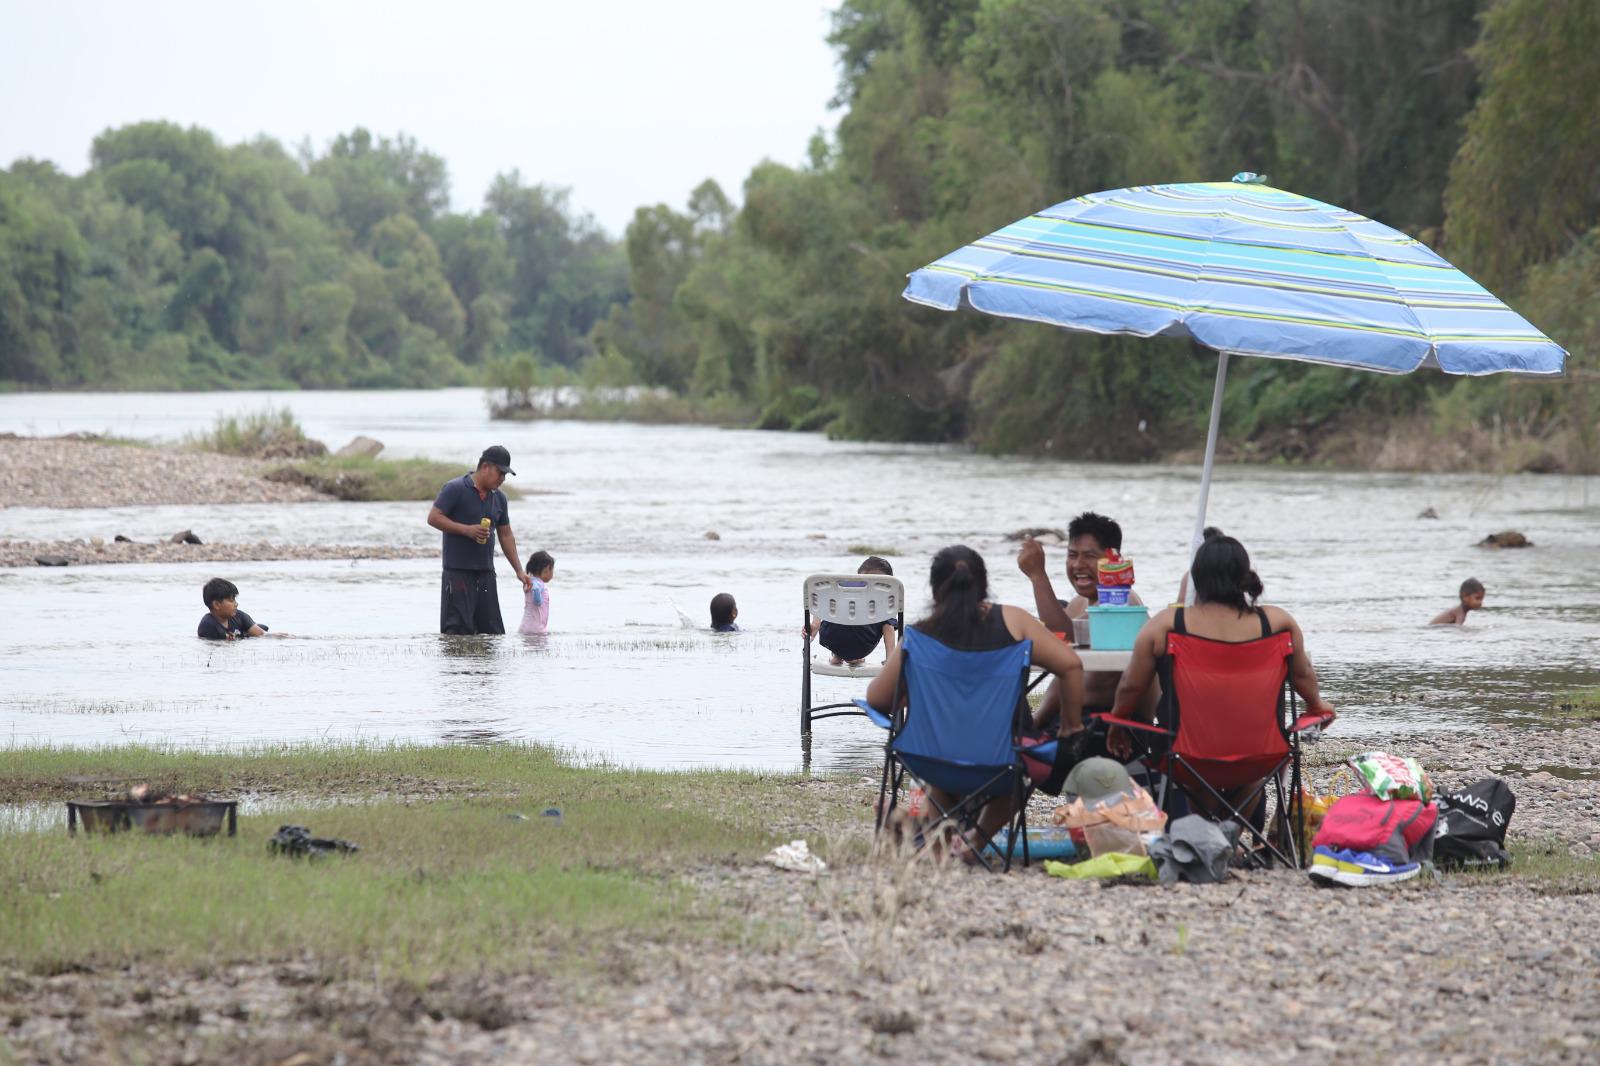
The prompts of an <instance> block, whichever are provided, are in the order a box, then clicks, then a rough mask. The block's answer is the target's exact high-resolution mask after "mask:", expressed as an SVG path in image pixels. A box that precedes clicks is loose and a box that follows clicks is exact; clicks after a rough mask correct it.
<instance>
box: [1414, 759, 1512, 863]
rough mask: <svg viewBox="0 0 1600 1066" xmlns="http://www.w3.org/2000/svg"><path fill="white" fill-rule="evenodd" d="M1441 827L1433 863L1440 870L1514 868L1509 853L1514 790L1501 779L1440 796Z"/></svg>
mask: <svg viewBox="0 0 1600 1066" xmlns="http://www.w3.org/2000/svg"><path fill="white" fill-rule="evenodd" d="M1437 802H1438V804H1439V824H1438V828H1437V829H1435V830H1434V838H1433V861H1434V862H1435V863H1436V864H1438V865H1439V866H1456V867H1459V866H1488V865H1489V864H1491V863H1493V864H1495V865H1497V866H1499V867H1500V868H1501V869H1505V868H1506V867H1507V866H1510V865H1511V856H1510V855H1509V854H1508V853H1507V852H1506V848H1505V843H1506V826H1507V825H1508V824H1509V823H1510V821H1511V813H1512V812H1513V811H1515V810H1516V809H1517V797H1516V796H1514V795H1513V794H1512V792H1511V786H1510V785H1508V784H1506V783H1505V782H1504V781H1502V780H1501V779H1500V778H1498V777H1486V778H1484V779H1483V780H1482V781H1474V782H1473V783H1472V784H1470V785H1468V786H1467V787H1466V788H1461V789H1457V790H1456V791H1454V792H1452V793H1450V794H1449V795H1441V796H1439V797H1438V800H1437Z"/></svg>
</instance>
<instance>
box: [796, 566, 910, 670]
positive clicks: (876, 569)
mask: <svg viewBox="0 0 1600 1066" xmlns="http://www.w3.org/2000/svg"><path fill="white" fill-rule="evenodd" d="M856 573H858V574H883V575H884V576H885V577H893V576H894V567H892V566H890V565H889V560H887V559H885V558H883V557H882V556H878V555H869V556H867V557H866V559H864V560H862V563H861V565H860V566H858V567H856ZM809 630H810V632H809V634H808V635H809V636H814V637H816V638H817V643H818V644H821V645H822V646H823V647H824V648H827V649H828V651H829V652H830V653H831V655H832V657H831V658H830V659H829V662H831V663H832V664H833V665H834V666H842V665H844V664H846V663H848V664H850V665H851V666H860V665H861V664H862V663H863V662H865V661H866V658H867V656H869V655H871V654H872V649H874V648H876V647H877V646H878V644H879V643H880V642H882V644H883V661H884V662H888V661H889V655H890V653H891V652H893V651H894V645H895V630H894V623H893V622H884V623H882V624H881V625H875V626H851V625H842V624H840V623H838V622H822V621H818V620H817V619H812V620H811V622H810V623H809Z"/></svg>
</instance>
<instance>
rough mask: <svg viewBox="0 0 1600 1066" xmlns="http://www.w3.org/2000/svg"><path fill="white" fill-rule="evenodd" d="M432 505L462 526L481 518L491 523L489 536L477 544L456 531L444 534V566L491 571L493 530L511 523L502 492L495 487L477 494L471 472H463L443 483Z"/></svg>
mask: <svg viewBox="0 0 1600 1066" xmlns="http://www.w3.org/2000/svg"><path fill="white" fill-rule="evenodd" d="M433 505H434V506H435V507H437V508H439V510H440V511H442V512H444V515H445V517H446V518H449V519H450V520H451V521H454V522H460V523H461V524H462V525H466V526H476V525H481V524H482V523H483V520H484V519H485V518H487V519H489V520H490V521H491V522H492V523H493V526H491V528H490V530H489V539H488V540H487V541H486V542H484V543H483V544H479V543H478V542H477V541H476V540H474V539H472V538H471V537H463V536H461V535H460V534H459V533H446V534H444V568H445V569H446V570H493V569H494V545H495V537H496V535H497V532H496V531H497V530H498V529H499V527H500V526H504V525H509V524H510V522H511V513H510V508H509V507H508V506H507V504H506V494H505V493H503V492H501V491H500V490H499V489H492V490H490V492H489V495H487V496H484V497H480V496H479V495H478V489H477V486H475V485H474V484H473V483H472V475H471V474H463V475H462V476H461V477H458V478H455V479H454V480H452V481H447V482H445V483H444V487H443V488H441V489H440V490H439V497H438V498H437V499H436V500H434V501H433Z"/></svg>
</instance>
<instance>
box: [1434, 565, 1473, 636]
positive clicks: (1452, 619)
mask: <svg viewBox="0 0 1600 1066" xmlns="http://www.w3.org/2000/svg"><path fill="white" fill-rule="evenodd" d="M1482 607H1483V582H1481V581H1479V580H1478V579H1477V578H1475V577H1469V578H1467V579H1466V580H1465V581H1463V582H1462V583H1461V602H1460V603H1458V604H1456V605H1455V606H1454V607H1452V608H1450V609H1449V610H1448V611H1443V612H1441V613H1440V614H1439V616H1438V617H1437V618H1435V619H1434V620H1433V621H1431V622H1429V623H1428V624H1429V625H1431V626H1464V625H1466V624H1467V615H1468V613H1470V612H1472V611H1476V610H1480V609H1481V608H1482Z"/></svg>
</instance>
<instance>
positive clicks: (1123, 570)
mask: <svg viewBox="0 0 1600 1066" xmlns="http://www.w3.org/2000/svg"><path fill="white" fill-rule="evenodd" d="M1096 570H1097V571H1098V572H1099V573H1098V577H1099V583H1100V584H1102V585H1105V586H1107V587H1108V588H1116V587H1119V586H1124V585H1131V584H1133V560H1132V559H1128V558H1125V557H1124V556H1121V555H1118V554H1117V550H1116V549H1115V548H1109V549H1107V550H1106V554H1105V557H1104V558H1102V559H1101V560H1100V562H1099V564H1098V566H1097V567H1096Z"/></svg>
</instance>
